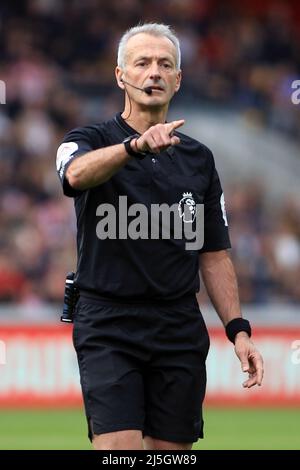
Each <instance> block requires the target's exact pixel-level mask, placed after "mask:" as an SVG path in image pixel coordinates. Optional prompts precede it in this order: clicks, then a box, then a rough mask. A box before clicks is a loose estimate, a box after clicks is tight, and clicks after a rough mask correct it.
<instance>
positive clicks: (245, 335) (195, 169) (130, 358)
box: [57, 24, 263, 450]
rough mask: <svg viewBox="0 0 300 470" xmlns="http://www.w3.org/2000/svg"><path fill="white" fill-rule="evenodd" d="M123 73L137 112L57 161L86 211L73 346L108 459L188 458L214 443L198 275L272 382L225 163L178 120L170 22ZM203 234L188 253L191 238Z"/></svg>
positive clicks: (80, 136)
mask: <svg viewBox="0 0 300 470" xmlns="http://www.w3.org/2000/svg"><path fill="white" fill-rule="evenodd" d="M115 73H116V80H117V84H118V86H119V87H120V88H121V89H123V90H124V92H125V106H124V111H123V112H122V113H118V114H117V115H116V116H115V117H113V118H112V119H111V120H109V121H107V122H102V123H100V124H95V125H90V126H86V127H81V128H77V129H74V130H72V131H70V132H69V133H68V134H66V136H65V138H64V141H63V143H62V144H61V145H60V147H59V149H58V152H57V171H58V175H59V178H60V180H61V183H62V186H63V191H64V194H65V195H66V196H69V197H73V198H74V201H75V210H76V216H77V227H78V235H77V249H78V262H77V273H76V278H75V282H76V285H77V287H78V288H79V291H80V298H79V300H78V302H77V305H76V309H75V314H74V330H73V340H74V346H75V349H76V352H77V357H78V363H79V369H80V378H81V386H82V393H83V398H84V405H85V411H86V416H87V421H88V430H89V438H90V439H91V441H92V443H93V446H94V448H95V449H99V450H100V449H102V450H113V449H119V450H123V449H137V450H139V449H143V448H145V449H147V450H148V449H166V450H172V449H174V450H188V449H191V448H192V444H193V442H195V441H197V440H198V438H202V437H203V419H202V402H203V399H204V395H205V387H206V368H205V361H206V357H207V353H208V349H209V337H208V333H207V329H206V326H205V323H204V321H203V318H202V315H201V312H200V311H199V307H198V303H197V300H196V292H198V290H199V274H198V272H199V268H200V270H201V273H202V277H203V280H204V283H205V286H206V289H207V291H208V294H209V296H210V298H211V301H212V303H213V305H214V307H215V309H216V311H217V313H218V315H219V317H220V319H221V321H222V323H223V324H224V326H225V330H226V334H227V337H228V338H229V340H231V341H232V342H233V343H234V346H235V352H236V354H237V356H238V358H239V360H240V362H241V366H242V370H243V371H244V372H247V373H248V379H247V380H246V381H245V382H244V384H243V385H244V387H248V388H249V387H252V386H253V385H261V382H262V377H263V362H262V358H261V356H260V354H259V352H258V351H257V349H256V348H255V346H254V345H253V343H252V342H251V341H250V339H249V338H250V336H251V328H250V324H249V322H248V321H247V320H245V319H243V318H242V316H241V310H240V305H239V299H238V290H237V282H236V277H235V273H234V269H233V266H232V262H231V260H230V257H229V254H228V252H227V250H228V249H229V248H230V240H229V235H228V227H227V219H226V212H225V206H224V196H223V193H222V189H221V185H220V181H219V177H218V174H217V171H216V169H215V163H214V158H213V155H212V153H211V151H210V150H209V149H208V148H207V147H205V145H203V144H201V143H199V142H198V141H196V140H194V139H192V138H190V137H188V136H186V135H184V134H182V133H181V132H180V131H179V129H180V127H181V126H182V125H183V124H184V120H182V119H180V120H177V121H173V122H167V121H166V118H167V111H168V106H169V103H170V100H171V99H172V97H173V95H174V93H176V92H177V91H178V90H179V88H180V83H181V70H180V46H179V41H178V39H177V37H176V36H175V34H174V33H173V32H172V31H171V29H170V28H169V27H168V26H166V25H163V24H144V25H140V26H136V27H134V28H131V29H130V30H128V31H127V32H126V33H125V34H124V35H123V37H122V38H121V40H120V43H119V49H118V65H117V67H116V72H115ZM168 207H169V208H171V207H172V208H173V209H174V208H175V209H174V210H173V212H172V214H171V216H170V218H169V219H168V218H167V217H166V214H167V212H166V210H167V208H168ZM153 208H156V209H157V208H160V209H161V214H160V215H161V217H158V218H157V219H156V221H155V224H154V227H153V223H152V222H153V220H152V217H151V221H150V213H151V216H152V213H153V211H152V209H153ZM202 208H203V211H202V213H203V223H202V224H201V226H200V225H199V224H197V221H198V219H199V217H198V218H197V217H196V215H199V214H200V215H201V210H202ZM156 215H157V212H156ZM166 219H168V220H166ZM150 222H151V223H152V226H151V227H150V225H151V224H150ZM179 225H180V227H181V229H188V230H187V231H185V230H182V236H181V237H179V236H177V235H176V233H177V232H176V230H177V229H178V227H179ZM193 230H194V232H193ZM201 231H202V232H203V241H202V243H201V244H198V245H197V243H194V245H192V248H188V245H187V235H186V234H187V233H189V234H191V233H194V234H195V237H196V238H197V235H199V233H200V232H201ZM183 232H184V233H183ZM185 235H186V236H185Z"/></svg>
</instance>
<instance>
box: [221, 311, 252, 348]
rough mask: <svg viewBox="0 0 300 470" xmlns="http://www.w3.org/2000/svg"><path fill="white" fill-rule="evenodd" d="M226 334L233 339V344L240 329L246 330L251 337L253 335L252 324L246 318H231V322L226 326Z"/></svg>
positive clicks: (230, 339)
mask: <svg viewBox="0 0 300 470" xmlns="http://www.w3.org/2000/svg"><path fill="white" fill-rule="evenodd" d="M225 331H226V335H227V338H228V339H229V341H231V342H232V343H233V344H234V342H235V337H236V335H237V334H238V333H240V331H245V332H246V333H247V334H248V336H249V338H250V336H251V326H250V323H249V322H248V320H246V319H245V318H241V317H239V318H234V319H233V320H230V322H229V323H227V325H226V327H225Z"/></svg>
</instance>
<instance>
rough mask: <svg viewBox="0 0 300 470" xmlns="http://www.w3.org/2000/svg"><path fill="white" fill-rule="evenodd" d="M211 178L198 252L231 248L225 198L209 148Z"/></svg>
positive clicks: (205, 199)
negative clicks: (202, 239) (201, 239)
mask: <svg viewBox="0 0 300 470" xmlns="http://www.w3.org/2000/svg"><path fill="white" fill-rule="evenodd" d="M207 151H208V155H209V165H210V171H211V178H210V184H209V187H208V189H207V191H206V193H205V197H204V244H203V247H202V248H201V250H200V253H203V252H206V251H219V250H225V249H227V248H231V243H230V238H229V231H228V222H227V215H226V209H225V199H224V193H223V190H222V186H221V183H220V179H219V175H218V172H217V170H216V167H215V162H214V157H213V155H212V153H211V151H210V150H209V149H207Z"/></svg>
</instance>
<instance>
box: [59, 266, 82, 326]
mask: <svg viewBox="0 0 300 470" xmlns="http://www.w3.org/2000/svg"><path fill="white" fill-rule="evenodd" d="M74 278H75V273H74V272H73V271H72V272H70V273H68V274H67V277H66V283H65V295H64V307H63V314H62V316H61V317H60V321H62V322H64V323H73V314H74V310H75V306H76V303H77V300H78V297H79V291H78V289H77V287H76V286H75V284H74Z"/></svg>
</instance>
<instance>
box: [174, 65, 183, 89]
mask: <svg viewBox="0 0 300 470" xmlns="http://www.w3.org/2000/svg"><path fill="white" fill-rule="evenodd" d="M181 79H182V72H181V70H178V72H177V76H176V86H175V93H177V91H178V90H179V88H180V85H181Z"/></svg>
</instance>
